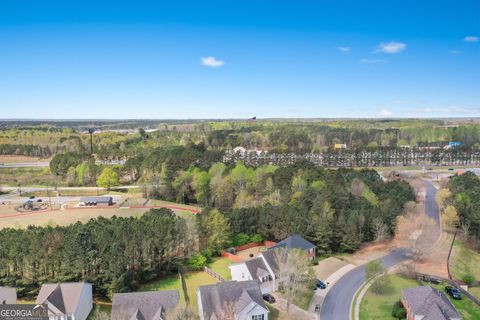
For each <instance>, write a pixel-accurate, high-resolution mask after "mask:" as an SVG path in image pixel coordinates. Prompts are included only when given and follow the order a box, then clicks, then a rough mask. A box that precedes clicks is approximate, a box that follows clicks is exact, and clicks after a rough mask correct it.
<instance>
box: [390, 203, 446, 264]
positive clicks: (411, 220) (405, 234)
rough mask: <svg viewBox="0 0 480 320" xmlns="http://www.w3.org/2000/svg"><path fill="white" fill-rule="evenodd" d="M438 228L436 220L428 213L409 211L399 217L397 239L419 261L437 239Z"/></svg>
mask: <svg viewBox="0 0 480 320" xmlns="http://www.w3.org/2000/svg"><path fill="white" fill-rule="evenodd" d="M436 230H437V229H436V227H435V221H434V220H433V219H432V218H430V217H428V216H427V215H426V214H424V213H418V212H407V213H405V214H404V215H403V216H401V217H399V218H398V222H397V232H396V239H397V241H399V242H400V244H401V245H402V246H404V247H406V248H408V249H410V250H409V251H410V254H411V255H412V257H413V259H414V260H416V261H418V260H421V259H422V258H423V256H424V254H425V253H426V252H427V251H428V250H429V249H430V248H431V246H432V244H433V243H434V242H435V241H436V238H435V236H436V235H438V234H437V232H436Z"/></svg>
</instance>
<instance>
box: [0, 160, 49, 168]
mask: <svg viewBox="0 0 480 320" xmlns="http://www.w3.org/2000/svg"><path fill="white" fill-rule="evenodd" d="M48 166H50V162H48V161H47V162H24V163H0V168H32V167H34V168H35V167H36V168H44V167H48Z"/></svg>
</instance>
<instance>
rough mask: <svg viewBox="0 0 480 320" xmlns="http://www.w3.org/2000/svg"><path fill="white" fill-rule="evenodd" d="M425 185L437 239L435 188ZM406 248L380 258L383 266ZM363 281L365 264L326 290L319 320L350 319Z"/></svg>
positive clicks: (401, 256)
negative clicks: (356, 294)
mask: <svg viewBox="0 0 480 320" xmlns="http://www.w3.org/2000/svg"><path fill="white" fill-rule="evenodd" d="M425 185H426V199H425V213H426V214H427V215H428V216H429V217H431V218H433V219H434V220H435V222H436V224H437V230H438V235H436V237H435V239H438V236H439V235H440V225H439V222H440V211H439V209H438V205H437V202H436V200H435V196H436V194H437V189H435V187H434V186H433V184H432V183H431V182H429V181H425ZM406 253H407V252H406V250H404V249H397V250H394V251H392V252H391V253H389V254H388V255H386V256H384V257H383V258H381V260H383V264H384V265H385V267H387V268H389V267H392V266H394V265H396V264H398V263H400V262H402V261H404V260H406V259H407V255H406ZM364 281H365V266H364V265H362V266H359V267H357V268H355V269H353V270H351V271H350V272H348V273H347V274H346V275H344V276H343V277H342V278H341V279H340V280H339V281H338V282H336V283H335V285H333V287H332V288H331V289H330V291H329V292H328V294H327V296H326V297H325V300H324V301H323V305H322V309H321V311H320V319H321V320H349V319H350V305H351V303H352V300H353V297H354V295H355V293H356V292H357V290H358V288H360V286H361V285H362V283H363V282H364Z"/></svg>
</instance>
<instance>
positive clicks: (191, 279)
mask: <svg viewBox="0 0 480 320" xmlns="http://www.w3.org/2000/svg"><path fill="white" fill-rule="evenodd" d="M185 282H186V284H187V294H188V297H189V299H190V305H191V306H192V308H194V309H195V310H196V308H197V289H198V287H199V286H204V285H209V284H214V283H217V280H216V279H215V278H213V277H211V276H210V275H208V274H207V273H205V272H203V271H201V272H189V273H187V274H185ZM157 290H178V292H179V296H180V303H181V304H184V303H185V299H184V295H183V291H182V284H181V282H180V278H179V277H178V276H169V277H165V278H162V279H160V280H156V281H153V282H150V283H148V284H145V285H143V286H142V287H141V288H140V290H139V291H157Z"/></svg>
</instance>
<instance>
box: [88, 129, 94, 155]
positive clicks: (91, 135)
mask: <svg viewBox="0 0 480 320" xmlns="http://www.w3.org/2000/svg"><path fill="white" fill-rule="evenodd" d="M94 132H95V129H94V128H90V129H88V133H89V134H90V155H93V133H94Z"/></svg>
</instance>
